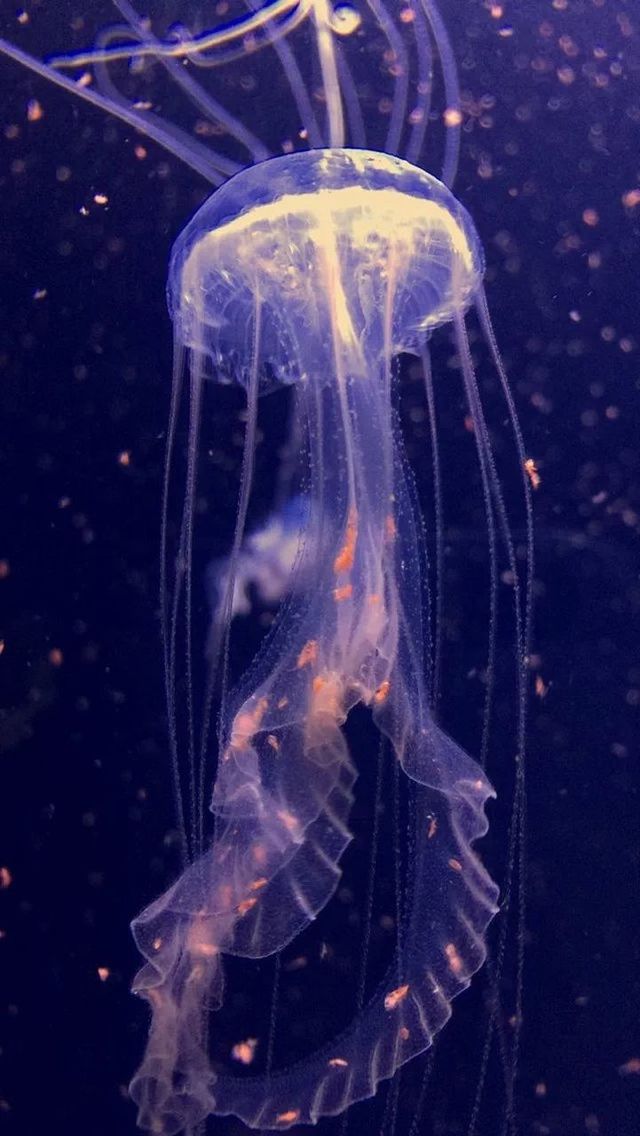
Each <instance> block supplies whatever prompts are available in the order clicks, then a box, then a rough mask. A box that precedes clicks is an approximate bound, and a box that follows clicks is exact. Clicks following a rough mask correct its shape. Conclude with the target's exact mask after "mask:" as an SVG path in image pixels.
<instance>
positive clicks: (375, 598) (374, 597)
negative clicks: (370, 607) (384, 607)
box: [367, 592, 380, 604]
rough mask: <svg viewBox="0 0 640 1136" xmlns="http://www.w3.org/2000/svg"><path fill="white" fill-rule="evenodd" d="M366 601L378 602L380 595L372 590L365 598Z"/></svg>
mask: <svg viewBox="0 0 640 1136" xmlns="http://www.w3.org/2000/svg"><path fill="white" fill-rule="evenodd" d="M367 603H370V604H379V603H380V596H379V595H378V593H377V592H372V593H371V595H370V596H369V597H368V599H367Z"/></svg>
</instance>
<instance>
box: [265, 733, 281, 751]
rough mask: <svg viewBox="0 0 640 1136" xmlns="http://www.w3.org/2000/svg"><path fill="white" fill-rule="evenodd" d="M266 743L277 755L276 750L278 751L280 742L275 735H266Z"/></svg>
mask: <svg viewBox="0 0 640 1136" xmlns="http://www.w3.org/2000/svg"><path fill="white" fill-rule="evenodd" d="M267 741H268V743H269V745H270V746H271V748H272V749H274V750H275V751H276V753H277V752H278V750H279V749H280V742H279V741H278V739H277V737H276V735H275V734H268V735H267Z"/></svg>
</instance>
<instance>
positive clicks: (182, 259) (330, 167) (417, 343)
mask: <svg viewBox="0 0 640 1136" xmlns="http://www.w3.org/2000/svg"><path fill="white" fill-rule="evenodd" d="M483 264H484V262H483V255H482V251H481V247H480V243H479V240H478V237H477V235H476V233H475V229H474V227H473V224H472V222H471V219H470V217H469V215H468V214H467V213H466V211H465V210H464V209H463V207H462V206H461V205H460V204H459V203H458V202H457V201H456V199H455V198H454V196H453V194H452V193H451V192H450V191H449V190H448V189H447V188H446V187H445V186H444V185H443V184H442V183H441V182H439V181H437V179H436V178H434V177H432V176H431V175H430V174H428V173H426V172H425V171H424V170H421V169H419V168H417V167H415V166H412V165H411V164H409V163H408V162H406V161H403V160H402V159H400V158H397V157H395V156H393V155H388V154H381V153H377V152H373V151H366V150H348V149H329V150H312V151H308V152H298V153H294V154H291V155H288V156H284V157H280V158H273V159H270V160H269V161H268V162H265V163H260V164H258V165H256V166H253V167H250V168H249V169H247V170H243V171H242V172H241V173H239V174H237V175H236V176H235V177H233V178H232V179H230V181H228V182H227V183H226V184H225V185H224V186H223V187H222V188H221V189H219V190H217V191H216V192H215V193H214V194H213V195H212V196H211V197H210V198H209V199H208V200H207V201H206V202H205V204H204V205H203V206H202V207H201V208H200V209H199V210H198V212H197V213H196V215H195V216H194V217H193V218H192V220H191V221H190V222H189V224H188V225H187V226H186V228H185V229H184V230H183V232H182V233H181V235H180V237H179V238H178V240H177V241H176V243H175V245H174V248H173V252H172V255H171V263H170V269H169V283H168V298H169V309H170V312H171V315H172V318H173V321H174V328H175V334H176V337H177V339H178V340H179V342H180V343H181V344H183V345H184V346H186V347H187V348H188V349H189V351H190V352H191V353H192V356H193V357H194V358H195V357H199V358H200V357H202V356H204V357H207V358H208V359H209V360H210V361H211V363H212V364H213V370H214V373H218V374H219V375H221V376H223V377H229V376H230V371H231V368H232V367H235V368H236V370H235V378H236V379H237V380H238V381H240V382H242V383H244V385H248V381H249V379H248V376H249V373H250V371H251V358H252V353H251V351H248V350H247V347H248V346H250V345H251V342H252V341H251V336H250V334H249V332H248V328H249V327H250V325H252V324H255V323H256V321H257V320H258V318H259V323H260V328H259V336H258V342H257V345H258V351H259V355H260V372H261V383H260V385H261V389H262V387H263V385H264V383H265V382H268V379H269V375H271V377H272V379H273V380H276V381H279V382H284V383H297V382H304V381H307V380H309V379H310V377H311V375H312V373H313V372H316V373H317V375H318V376H319V377H322V378H323V381H325V382H330V381H332V378H331V376H332V375H334V376H335V374H336V372H339V373H340V374H344V375H350V376H355V375H364V374H365V373H368V372H369V370H370V368H372V367H375V368H377V367H378V366H379V365H380V363H381V362H383V361H384V360H388V359H389V357H390V356H392V355H396V354H398V353H400V352H411V353H415V354H420V351H421V350H422V349H423V347H424V343H425V341H426V339H427V338H428V335H429V334H430V332H431V331H432V330H433V329H434V328H435V327H437V326H439V325H441V324H443V323H447V322H450V321H451V320H452V318H453V315H454V313H457V314H458V315H464V312H465V311H466V309H467V308H468V307H469V305H470V304H471V303H472V302H473V299H474V297H475V296H476V294H477V291H478V288H479V285H480V283H481V280H482V275H483ZM258 313H259V317H258ZM230 360H232V361H233V362H232V363H231V364H230ZM266 371H268V374H267V373H265V372H266Z"/></svg>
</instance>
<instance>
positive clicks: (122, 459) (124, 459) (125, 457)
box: [118, 450, 131, 466]
mask: <svg viewBox="0 0 640 1136" xmlns="http://www.w3.org/2000/svg"><path fill="white" fill-rule="evenodd" d="M118 465H123V466H128V465H131V451H130V450H122V451H121V452H120V453H119V454H118Z"/></svg>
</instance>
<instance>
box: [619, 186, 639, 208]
mask: <svg viewBox="0 0 640 1136" xmlns="http://www.w3.org/2000/svg"><path fill="white" fill-rule="evenodd" d="M622 204H623V205H624V207H625V209H633V208H634V207H635V206H636V205H640V189H628V190H627V192H626V193H623V194H622Z"/></svg>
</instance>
